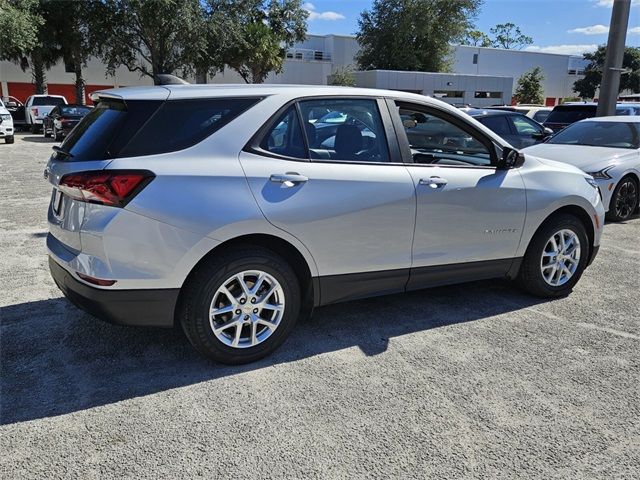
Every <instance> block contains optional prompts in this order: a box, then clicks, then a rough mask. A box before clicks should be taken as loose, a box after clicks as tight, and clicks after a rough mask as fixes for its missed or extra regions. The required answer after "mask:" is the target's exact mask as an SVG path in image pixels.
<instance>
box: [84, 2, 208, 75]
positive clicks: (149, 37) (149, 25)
mask: <svg viewBox="0 0 640 480" xmlns="http://www.w3.org/2000/svg"><path fill="white" fill-rule="evenodd" d="M92 7H93V9H92V16H91V19H90V29H91V31H92V32H93V35H95V36H97V37H98V38H100V39H101V42H100V45H99V49H98V53H99V55H100V56H101V57H102V59H103V61H104V62H105V63H106V64H107V71H108V72H109V73H111V74H113V73H114V72H115V70H116V68H118V67H119V66H121V65H124V66H125V67H127V69H128V70H129V71H132V72H136V71H137V72H140V74H141V75H142V76H148V77H150V78H152V79H154V81H155V76H156V75H157V74H160V73H169V74H171V73H176V72H177V71H178V70H187V71H188V70H191V69H193V66H194V64H195V63H196V59H198V58H199V56H200V55H203V52H205V51H206V41H207V38H208V36H207V31H206V23H205V15H204V9H203V5H202V4H201V3H200V1H199V0H96V1H95V2H94V4H93V6H92Z"/></svg>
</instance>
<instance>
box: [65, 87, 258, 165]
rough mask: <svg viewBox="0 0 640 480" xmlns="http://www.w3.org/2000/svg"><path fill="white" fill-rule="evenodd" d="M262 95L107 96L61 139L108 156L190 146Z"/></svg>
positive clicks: (86, 153)
mask: <svg viewBox="0 0 640 480" xmlns="http://www.w3.org/2000/svg"><path fill="white" fill-rule="evenodd" d="M259 100H260V98H213V99H190V100H169V101H155V100H154V101H150V100H129V101H127V102H123V101H116V100H102V101H100V102H99V103H98V105H97V106H96V107H95V108H94V109H93V110H92V111H91V112H90V113H89V114H88V115H87V116H85V117H84V118H83V119H82V121H80V123H79V124H78V126H77V127H76V128H75V129H74V130H72V132H71V133H70V134H69V136H68V137H67V139H66V140H65V141H64V143H63V144H62V145H61V148H62V150H64V151H66V152H69V153H71V155H72V157H68V156H66V155H63V154H55V155H56V158H57V159H59V160H72V161H84V160H106V159H112V158H121V157H136V156H143V155H154V154H159V153H168V152H174V151H178V150H183V149H185V148H188V147H191V146H193V145H195V144H197V143H199V142H200V141H202V140H204V139H205V138H206V137H208V136H209V135H211V134H212V133H214V132H215V131H217V130H219V129H220V128H222V127H223V126H224V125H226V124H227V123H229V122H230V121H231V120H233V119H234V118H235V117H237V116H238V115H240V114H241V113H242V112H243V111H245V110H246V109H247V108H249V107H251V106H252V105H254V104H256V103H257V102H258V101H259Z"/></svg>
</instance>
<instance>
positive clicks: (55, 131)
mask: <svg viewBox="0 0 640 480" xmlns="http://www.w3.org/2000/svg"><path fill="white" fill-rule="evenodd" d="M53 139H54V140H55V141H56V142H59V141H61V140H62V135H60V132H58V129H57V128H56V127H55V125H54V126H53Z"/></svg>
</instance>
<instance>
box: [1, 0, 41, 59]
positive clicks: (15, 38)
mask: <svg viewBox="0 0 640 480" xmlns="http://www.w3.org/2000/svg"><path fill="white" fill-rule="evenodd" d="M38 6H39V2H38V0H0V59H2V60H11V59H13V58H16V57H21V56H23V55H24V54H25V52H29V51H31V50H33V48H35V47H36V45H37V44H38V29H39V27H40V26H41V25H42V24H43V23H44V19H43V18H42V16H40V14H39V12H38Z"/></svg>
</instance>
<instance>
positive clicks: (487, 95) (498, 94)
mask: <svg viewBox="0 0 640 480" xmlns="http://www.w3.org/2000/svg"><path fill="white" fill-rule="evenodd" d="M474 96H475V98H502V92H476V93H475V95H474Z"/></svg>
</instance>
